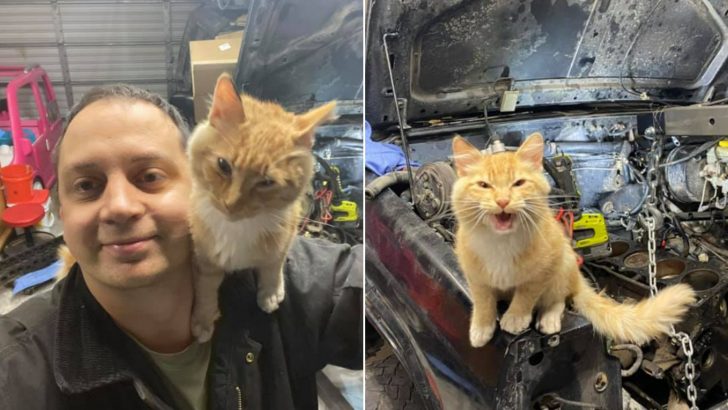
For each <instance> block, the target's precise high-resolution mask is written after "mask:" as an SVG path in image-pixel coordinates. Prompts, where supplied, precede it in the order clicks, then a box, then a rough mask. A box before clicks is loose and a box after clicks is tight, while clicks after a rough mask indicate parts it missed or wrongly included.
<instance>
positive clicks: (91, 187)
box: [73, 179, 101, 195]
mask: <svg viewBox="0 0 728 410" xmlns="http://www.w3.org/2000/svg"><path fill="white" fill-rule="evenodd" d="M100 187H101V184H100V183H99V182H98V181H96V180H93V179H81V180H78V181H76V182H75V183H74V184H73V191H74V192H76V193H78V194H82V195H90V194H92V193H94V192H96V191H97V190H98V189H99V188H100Z"/></svg>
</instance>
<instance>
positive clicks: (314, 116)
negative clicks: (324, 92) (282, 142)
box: [296, 101, 336, 148]
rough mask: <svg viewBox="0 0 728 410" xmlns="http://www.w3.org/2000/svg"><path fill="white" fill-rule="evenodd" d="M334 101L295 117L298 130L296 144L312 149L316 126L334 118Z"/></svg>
mask: <svg viewBox="0 0 728 410" xmlns="http://www.w3.org/2000/svg"><path fill="white" fill-rule="evenodd" d="M335 108H336V101H331V102H329V103H326V104H324V105H322V106H320V107H316V108H313V109H311V110H309V111H307V112H305V113H303V114H301V115H297V116H296V127H297V128H298V130H299V135H300V136H299V138H298V141H297V142H298V143H299V144H300V145H303V146H305V147H306V148H312V147H313V137H314V130H315V129H316V127H317V126H319V125H321V124H322V123H324V122H326V121H330V120H333V119H334V118H336V115H334V109H335Z"/></svg>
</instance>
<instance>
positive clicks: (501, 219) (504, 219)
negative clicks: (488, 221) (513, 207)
mask: <svg viewBox="0 0 728 410" xmlns="http://www.w3.org/2000/svg"><path fill="white" fill-rule="evenodd" d="M493 222H494V225H495V230H496V231H507V230H509V229H511V227H513V214H509V213H506V212H501V213H499V214H497V215H494V216H493Z"/></svg>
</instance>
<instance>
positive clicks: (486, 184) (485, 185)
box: [478, 181, 491, 189]
mask: <svg viewBox="0 0 728 410" xmlns="http://www.w3.org/2000/svg"><path fill="white" fill-rule="evenodd" d="M478 186H479V187H481V188H486V189H487V188H490V187H491V186H490V184H489V183H487V182H485V181H478Z"/></svg>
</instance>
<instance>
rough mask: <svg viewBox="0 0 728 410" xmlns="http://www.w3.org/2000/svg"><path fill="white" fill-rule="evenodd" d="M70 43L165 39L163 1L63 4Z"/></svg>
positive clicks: (64, 21)
mask: <svg viewBox="0 0 728 410" xmlns="http://www.w3.org/2000/svg"><path fill="white" fill-rule="evenodd" d="M60 7H61V17H62V19H63V34H64V36H65V40H66V43H67V44H69V45H70V44H73V43H88V42H94V43H101V42H108V43H128V42H135V41H136V42H143V41H164V38H165V27H164V21H163V18H162V4H161V3H158V2H150V3H148V4H136V3H126V4H124V3H122V4H60Z"/></svg>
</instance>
